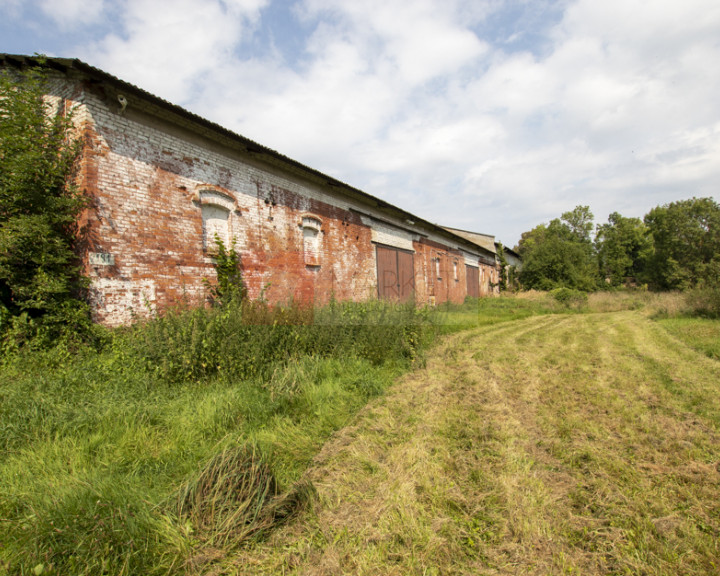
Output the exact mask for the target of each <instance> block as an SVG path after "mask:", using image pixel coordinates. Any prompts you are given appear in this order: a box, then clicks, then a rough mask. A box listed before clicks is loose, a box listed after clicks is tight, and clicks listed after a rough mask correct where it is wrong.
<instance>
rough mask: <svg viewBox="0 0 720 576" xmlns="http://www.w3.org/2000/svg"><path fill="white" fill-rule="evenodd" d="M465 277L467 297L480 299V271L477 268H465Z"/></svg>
mask: <svg viewBox="0 0 720 576" xmlns="http://www.w3.org/2000/svg"><path fill="white" fill-rule="evenodd" d="M465 276H466V277H467V295H468V296H470V298H479V297H480V270H479V269H478V267H477V266H466V267H465Z"/></svg>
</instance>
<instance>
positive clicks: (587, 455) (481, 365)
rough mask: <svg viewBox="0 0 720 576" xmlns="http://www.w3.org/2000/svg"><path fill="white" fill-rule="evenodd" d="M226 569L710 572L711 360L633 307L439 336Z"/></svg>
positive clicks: (716, 371) (718, 446) (718, 432)
mask: <svg viewBox="0 0 720 576" xmlns="http://www.w3.org/2000/svg"><path fill="white" fill-rule="evenodd" d="M307 478H309V479H311V480H312V481H313V483H314V484H315V486H316V487H317V488H318V492H319V502H318V504H317V505H316V506H315V509H314V510H313V511H312V512H310V513H307V514H306V515H305V516H304V517H303V518H302V519H301V520H299V521H296V522H292V523H291V524H289V525H288V526H287V527H285V528H283V529H282V530H281V531H280V532H277V533H275V534H274V535H273V536H272V537H271V538H270V540H269V541H268V542H265V543H257V544H255V545H253V546H252V547H250V548H247V549H245V550H242V551H241V552H240V553H239V554H237V555H235V556H234V557H230V558H227V559H226V560H225V562H224V563H223V564H221V567H217V568H216V572H215V573H218V572H219V573H226V574H280V573H285V574H340V573H342V574H368V575H370V574H398V575H400V574H403V575H404V574H418V575H419V574H467V575H470V574H488V575H490V574H590V575H594V574H598V575H600V574H649V575H655V576H660V575H667V576H671V575H673V576H674V575H676V574H684V575H706V574H712V573H717V572H718V569H719V566H718V558H720V505H719V504H718V502H720V363H718V362H717V361H714V360H711V359H709V358H706V357H705V356H703V355H701V354H698V353H696V352H695V351H694V350H692V349H690V348H688V347H684V346H681V347H678V346H677V345H676V341H675V340H674V339H673V338H672V337H671V336H669V335H668V334H667V333H666V332H665V331H664V330H663V329H662V328H660V327H659V326H657V325H656V324H654V323H653V322H652V321H650V320H648V319H647V318H646V317H645V316H644V315H642V314H640V313H639V312H618V313H612V314H582V315H576V314H575V315H568V316H540V317H532V318H527V319H525V320H522V321H520V322H512V323H505V324H503V325H499V326H494V327H492V328H488V327H484V328H479V329H476V330H472V331H467V332H462V333H459V334H455V335H453V336H451V337H449V338H448V339H447V340H446V341H445V342H444V343H443V345H442V346H441V347H439V348H438V349H436V350H434V351H432V352H431V353H430V354H428V357H427V365H426V368H425V369H424V370H420V371H416V372H414V373H413V374H410V375H408V376H406V377H404V378H403V379H402V380H401V381H400V382H399V383H398V384H397V385H396V386H394V387H393V388H391V389H390V390H389V391H388V393H387V394H386V395H385V396H383V397H382V398H379V399H376V400H374V401H372V402H371V404H370V405H369V406H368V407H367V408H366V409H364V410H363V411H362V413H361V414H360V416H359V417H358V418H357V419H356V420H355V422H354V423H353V425H352V426H349V427H347V428H345V429H343V430H342V431H341V432H340V433H339V434H337V435H336V436H335V437H334V438H333V440H332V441H331V442H329V443H328V444H326V445H325V447H324V448H323V451H322V452H321V454H320V456H319V457H318V459H317V460H316V462H315V464H314V465H313V466H312V467H311V469H310V471H309V472H308V474H307Z"/></svg>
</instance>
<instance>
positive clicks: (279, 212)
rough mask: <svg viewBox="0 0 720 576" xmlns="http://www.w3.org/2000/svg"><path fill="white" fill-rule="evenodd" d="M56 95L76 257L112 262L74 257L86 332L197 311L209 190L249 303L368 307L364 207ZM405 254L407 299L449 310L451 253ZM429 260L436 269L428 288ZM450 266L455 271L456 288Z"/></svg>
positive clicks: (426, 245)
mask: <svg viewBox="0 0 720 576" xmlns="http://www.w3.org/2000/svg"><path fill="white" fill-rule="evenodd" d="M59 94H62V97H63V98H66V99H69V101H71V102H72V105H73V106H74V107H75V116H74V118H75V122H76V125H77V127H78V132H79V133H80V134H81V136H82V143H83V151H82V156H81V160H80V164H79V170H78V176H77V179H78V184H79V185H80V186H81V188H82V189H84V190H86V192H87V193H88V195H89V196H90V198H91V204H90V206H89V208H88V209H87V210H86V212H85V213H84V214H83V216H82V218H81V225H83V226H84V227H85V228H86V230H87V235H86V245H85V246H84V249H85V250H86V252H88V253H90V252H94V253H106V254H111V255H112V257H113V259H114V263H113V265H110V266H93V265H90V263H89V259H88V258H86V269H85V273H86V274H87V275H88V277H89V278H90V279H91V300H92V304H93V309H94V314H95V319H96V320H97V321H99V322H102V323H105V324H108V325H119V324H124V323H128V322H131V321H133V320H134V319H135V318H138V317H144V316H146V315H148V314H149V313H151V312H153V311H156V310H163V309H166V308H168V307H169V306H172V305H174V304H177V303H179V302H186V303H188V304H191V305H197V304H202V303H203V302H204V301H205V285H204V283H203V279H204V278H209V279H212V278H213V277H214V275H215V272H214V268H213V265H212V259H211V257H210V255H209V254H208V253H207V251H205V250H204V249H203V238H202V215H201V208H200V204H199V201H198V194H199V191H200V190H202V189H203V187H207V188H208V189H216V190H221V191H223V193H224V194H226V195H227V196H228V197H230V198H232V201H234V203H235V209H234V210H232V211H230V214H229V217H228V226H229V231H230V235H231V238H232V239H233V240H234V242H235V246H236V249H237V250H238V252H239V253H240V257H241V265H242V270H243V278H244V281H245V283H246V286H247V289H248V295H249V297H250V298H258V297H260V296H261V295H263V296H264V297H265V298H266V299H267V300H268V301H269V302H271V303H287V302H289V301H291V300H294V301H299V302H305V303H308V302H315V303H317V304H324V303H326V302H328V300H329V299H330V297H331V295H334V296H335V298H337V299H339V300H365V299H367V298H369V297H376V296H377V279H376V275H377V273H376V261H375V245H374V244H373V234H372V228H371V225H368V222H367V221H363V218H361V216H359V215H358V212H357V210H358V209H363V210H365V211H367V210H368V208H367V206H355V205H353V203H352V201H351V200H349V199H348V198H345V197H342V196H340V195H337V194H333V193H332V192H330V191H326V190H324V189H323V188H321V187H320V186H318V185H315V184H313V183H311V182H309V181H306V180H304V179H302V178H301V177H299V176H298V177H295V176H291V175H287V174H284V173H282V172H280V171H279V170H278V169H277V168H275V167H273V166H271V165H269V164H264V163H262V162H261V160H258V159H256V158H255V157H253V156H252V154H248V153H245V152H244V151H242V150H233V149H230V148H228V147H225V146H223V145H221V144H220V143H218V142H216V141H213V140H211V139H209V138H207V137H204V136H201V135H198V134H195V133H191V132H189V131H187V130H185V129H183V128H179V127H178V126H176V125H175V124H171V123H169V122H164V121H161V120H158V119H157V118H155V117H153V116H150V115H146V114H144V113H142V112H140V111H138V110H135V109H134V108H133V107H132V105H131V106H128V109H127V110H126V111H125V112H124V113H123V114H120V113H119V111H118V110H117V109H116V108H117V105H114V104H113V100H112V98H110V97H109V96H107V95H105V94H104V93H103V92H102V91H101V90H98V89H97V88H89V87H87V86H84V87H82V89H79V88H78V84H76V83H75V84H74V83H72V82H68V83H66V84H64V85H61V86H59V87H58V88H57V90H56V96H57V95H59ZM351 208H353V209H354V210H351ZM303 217H310V218H313V219H314V220H316V221H319V222H320V230H319V233H318V240H317V242H318V250H317V254H316V255H315V256H314V257H315V258H316V260H314V261H313V263H314V264H315V265H309V264H308V260H307V259H306V255H305V245H304V239H303ZM390 234H391V232H390ZM407 235H408V233H407V232H405V233H404V234H403V236H404V237H407ZM412 246H413V249H414V251H415V254H414V268H415V276H416V278H415V289H416V299H417V300H418V301H420V302H428V301H431V300H434V301H436V302H442V301H445V300H451V301H453V302H461V301H462V300H463V298H464V297H465V294H466V278H465V266H464V257H463V254H461V253H460V252H459V251H458V250H452V249H450V248H448V247H447V246H445V245H444V244H443V243H442V242H440V241H437V239H436V240H433V239H431V238H424V237H423V238H421V237H420V236H417V238H416V239H415V240H414V241H413V242H412ZM435 258H440V259H441V270H442V275H441V277H440V278H438V277H437V275H436V273H435V270H436V268H435V264H434V262H433V259H435ZM453 261H458V262H459V263H460V265H459V266H458V274H459V275H458V279H457V280H455V278H454V277H453V276H452V274H453V269H452V262H453ZM486 272H487V274H483V272H482V269H481V278H480V286H481V291H482V290H483V286H485V291H486V293H487V291H488V290H489V287H488V285H487V281H486V282H485V284H483V278H485V277H486V276H487V278H490V272H489V271H486Z"/></svg>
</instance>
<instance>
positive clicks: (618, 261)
mask: <svg viewBox="0 0 720 576" xmlns="http://www.w3.org/2000/svg"><path fill="white" fill-rule="evenodd" d="M595 247H596V251H597V255H598V266H599V268H600V276H601V278H603V279H605V281H606V282H609V283H610V284H611V285H612V286H620V285H622V284H623V283H624V282H625V279H626V278H628V277H632V278H636V279H637V278H640V277H641V276H642V274H643V270H644V266H645V263H646V262H647V260H648V258H649V257H650V256H651V255H652V251H653V249H652V237H651V236H650V231H649V230H648V228H647V226H645V224H644V223H643V221H642V220H640V218H625V217H624V216H621V215H620V214H618V213H617V212H613V213H612V214H610V216H608V223H607V224H601V225H599V226H598V227H597V233H596V235H595Z"/></svg>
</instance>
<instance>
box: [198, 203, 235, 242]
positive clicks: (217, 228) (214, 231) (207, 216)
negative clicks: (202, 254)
mask: <svg viewBox="0 0 720 576" xmlns="http://www.w3.org/2000/svg"><path fill="white" fill-rule="evenodd" d="M200 210H201V211H202V235H203V249H204V250H207V251H209V252H213V251H214V250H215V249H216V244H215V238H216V237H217V238H218V239H220V240H221V241H222V242H223V244H225V246H227V245H228V244H229V227H228V220H229V217H230V211H229V210H228V209H227V208H225V207H223V206H217V205H216V204H203V205H202V206H201V208H200Z"/></svg>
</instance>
